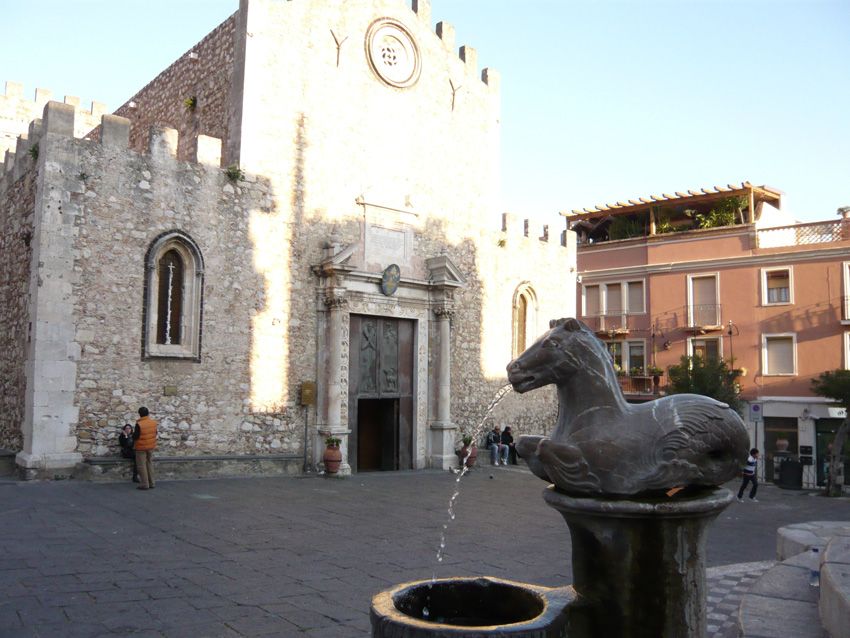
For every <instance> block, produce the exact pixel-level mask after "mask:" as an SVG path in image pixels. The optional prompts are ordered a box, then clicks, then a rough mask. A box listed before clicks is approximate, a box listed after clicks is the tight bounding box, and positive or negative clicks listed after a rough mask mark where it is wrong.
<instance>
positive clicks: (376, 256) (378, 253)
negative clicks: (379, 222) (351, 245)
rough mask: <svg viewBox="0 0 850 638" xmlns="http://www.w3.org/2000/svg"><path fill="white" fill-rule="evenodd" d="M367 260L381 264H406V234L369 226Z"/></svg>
mask: <svg viewBox="0 0 850 638" xmlns="http://www.w3.org/2000/svg"><path fill="white" fill-rule="evenodd" d="M366 260H367V261H368V262H372V263H381V264H389V263H406V262H407V261H408V260H407V242H406V237H405V232H404V231H403V230H394V229H392V228H384V227H383V226H369V227H368V228H367V229H366Z"/></svg>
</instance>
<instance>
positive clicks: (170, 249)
mask: <svg viewBox="0 0 850 638" xmlns="http://www.w3.org/2000/svg"><path fill="white" fill-rule="evenodd" d="M145 270H146V289H145V333H144V339H143V342H144V355H145V356H147V357H177V358H193V359H200V352H201V298H202V294H201V292H202V289H203V275H204V269H203V260H202V258H201V252H200V250H198V247H197V245H196V244H195V242H193V241H192V239H191V238H190V237H189V236H188V235H185V234H183V233H181V232H179V231H170V232H168V233H165V234H163V235H160V236H159V237H158V238H157V239H155V240H154V242H153V243H152V244H151V246H150V248H149V249H148V254H147V258H146V260H145Z"/></svg>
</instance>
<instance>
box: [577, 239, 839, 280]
mask: <svg viewBox="0 0 850 638" xmlns="http://www.w3.org/2000/svg"><path fill="white" fill-rule="evenodd" d="M848 257H850V248H849V247H847V246H843V247H841V248H826V249H825V248H818V249H816V250H806V251H799V252H796V251H795V252H792V253H772V254H764V255H743V256H740V257H722V258H719V259H703V260H694V261H679V262H667V263H657V264H640V265H635V266H625V267H622V268H606V269H596V270H581V271H579V274H580V275H581V277H582V279H583V280H584V282H586V281H588V280H592V281H597V280H601V279H612V278H618V277H632V276H635V275H654V274H660V273H677V272H694V271H702V270H709V269H715V270H717V269H728V268H732V267H737V266H771V265H776V264H778V265H785V264H796V263H802V262H809V261H823V260H828V259H839V258H840V259H847V258H848Z"/></svg>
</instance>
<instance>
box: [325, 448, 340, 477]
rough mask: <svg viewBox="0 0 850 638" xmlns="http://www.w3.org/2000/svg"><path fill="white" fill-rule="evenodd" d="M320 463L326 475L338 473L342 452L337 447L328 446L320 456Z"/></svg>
mask: <svg viewBox="0 0 850 638" xmlns="http://www.w3.org/2000/svg"><path fill="white" fill-rule="evenodd" d="M322 463H323V464H324V466H325V472H327V473H328V474H336V473H337V472H339V466H340V464H341V463H342V451H341V450H340V449H339V446H338V445H329V446H327V447H326V448H325V453H324V454H322Z"/></svg>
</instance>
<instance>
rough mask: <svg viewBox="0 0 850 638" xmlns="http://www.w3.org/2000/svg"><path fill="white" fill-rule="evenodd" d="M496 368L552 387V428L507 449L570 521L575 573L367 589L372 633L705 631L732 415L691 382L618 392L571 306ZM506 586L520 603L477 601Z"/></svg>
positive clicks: (520, 386) (742, 434) (736, 427)
mask: <svg viewBox="0 0 850 638" xmlns="http://www.w3.org/2000/svg"><path fill="white" fill-rule="evenodd" d="M507 369H508V379H509V381H510V382H511V384H512V385H513V388H514V390H516V391H517V392H521V393H522V392H527V391H529V390H533V389H535V388H539V387H542V386H545V385H548V384H550V383H553V384H555V385H556V386H557V388H558V401H559V413H558V422H557V425H556V427H555V429H554V430H553V432H552V435H551V436H550V437H543V436H523V437H520V439H519V441H518V443H517V451H518V454H519V455H520V456H521V457H522V458H523V459H524V460H525V461H526V462H527V463H528V466H529V468H530V469H531V471H532V472H533V473H534V474H535V475H537V476H538V477H540V478H542V479H543V480H545V481H547V482H548V483H551V485H549V486H548V488H547V489H546V490H545V491H544V500H545V502H546V503H547V504H548V505H550V506H551V507H553V508H555V509H556V510H558V511H559V512H560V513H561V515H562V516H563V517H564V520H565V521H566V523H567V525H568V527H569V529H570V535H571V539H572V559H573V585H572V587H564V588H558V589H547V588H540V587H536V586H533V585H525V584H522V583H513V582H510V581H497V580H495V579H444V580H440V581H436V582H430V581H422V582H420V583H408V584H406V585H402V586H399V587H397V588H395V589H393V590H390V591H389V592H384V593H382V594H378V595H377V596H376V597H375V598H374V599H373V605H372V627H373V636H376V637H389V636H393V637H399V638H400V637H402V636H404V637H408V636H410V637H413V636H416V637H420V636H421V637H422V638H425V637H433V636H468V637H471V636H490V635H493V636H547V637H548V636H571V637H581V638H589V637H591V636H618V637H621V638H629V637H635V638H636V637H643V636H647V637H652V638H663V637H667V638H680V637H681V638H690V637H692V636H696V637H699V636H703V635H704V634H705V630H706V624H707V623H706V615H705V614H706V611H705V609H706V606H705V531H706V529H707V526H708V524H709V523H710V522H711V521H713V520H714V519H715V518H716V517H717V516H718V515H719V514H720V512H721V511H723V509H724V508H726V507H727V506H728V505H729V503H730V502H731V501H732V494H731V493H730V492H729V491H728V490H725V489H721V488H719V487H718V486H719V485H720V484H722V483H725V482H726V481H729V480H731V479H732V478H734V477H735V476H736V475H737V474H738V472H739V471H740V468H741V467H742V465H743V463H744V461H745V459H746V455H747V449H748V447H749V438H748V435H747V431H746V428H745V427H744V424H743V422H742V421H741V418H740V416H739V415H738V414H737V413H736V412H735V411H734V410H732V409H731V408H730V407H729V406H727V405H726V404H725V403H721V402H719V401H715V400H713V399H710V398H708V397H704V396H700V395H694V394H680V395H672V396H667V397H663V398H660V399H656V400H654V401H649V402H647V403H644V404H641V405H632V404H629V403H627V402H626V400H625V398H624V397H623V395H622V392H621V391H620V387H619V384H618V383H617V378H616V375H615V372H614V367H613V363H612V361H611V357H610V355H609V353H608V351H607V349H606V348H605V345H604V344H603V343H602V342H601V341H599V339H597V338H596V336H595V335H594V334H593V332H592V331H591V330H589V329H588V328H587V327H586V326H585V325H584V324H582V323H581V322H579V321H577V320H576V319H559V320H557V321H552V322H551V323H550V330H549V331H548V332H547V333H545V334H544V335H543V336H542V337H540V339H538V340H537V341H536V342H535V343H534V344H533V345H532V346H531V347H530V348H528V349H527V350H526V351H525V352H524V353H522V354H521V355H520V356H519V357H517V358H516V359H515V360H514V361H512V362H511V363H510V364H508V368H507ZM543 549H545V548H541V550H543ZM435 586H437V588H438V589H439V595H436V596H435V595H434V594H433V592H434V587H435ZM507 591H511V592H512V594H511V596H512V598H511V599H512V600H513V599H516V600H523V601H525V603H526V604H520V603H517V604H516V605H515V607H516V610H517V615H516V616H515V617H508V618H493V617H491V616H488V614H487V613H486V612H481V613H479V612H478V611H477V610H479V609H482V610H486V609H492V608H493V607H494V606H493V605H492V604H490V603H491V602H492V600H495V599H496V598H495V597H496V592H499V595H500V596H501V597H502V598H504V596H505V595H506V594H505V592H507ZM531 599H534V600H537V601H538V603H537V605H536V606H535V605H533V604H530V603H528V601H529V600H531ZM458 600H463V601H466V602H467V603H468V606H467V607H457V605H456V604H455V603H456V602H457V601H458ZM434 601H437V604H433V602H434ZM452 601H455V602H452ZM429 604H430V607H429ZM464 610H465V611H464ZM544 612H545V613H544Z"/></svg>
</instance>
